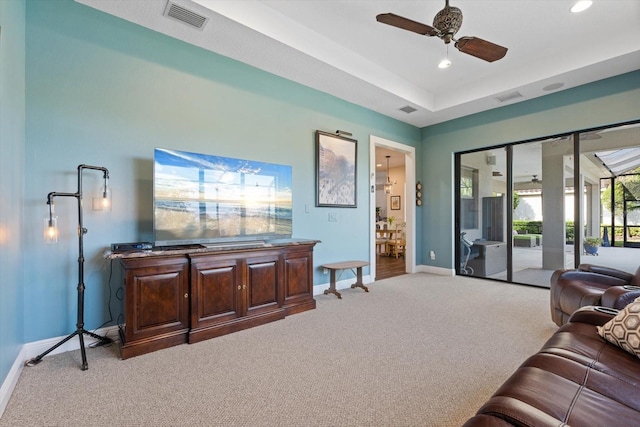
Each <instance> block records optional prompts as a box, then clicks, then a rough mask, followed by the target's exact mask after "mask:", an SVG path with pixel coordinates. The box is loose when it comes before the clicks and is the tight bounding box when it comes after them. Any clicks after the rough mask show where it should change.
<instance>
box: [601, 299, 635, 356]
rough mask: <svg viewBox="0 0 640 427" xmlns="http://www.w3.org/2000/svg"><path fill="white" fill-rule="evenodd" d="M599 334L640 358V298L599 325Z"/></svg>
mask: <svg viewBox="0 0 640 427" xmlns="http://www.w3.org/2000/svg"><path fill="white" fill-rule="evenodd" d="M598 334H599V335H600V336H601V337H602V338H604V339H606V340H607V341H609V342H610V343H612V344H615V345H617V346H618V347H620V348H622V349H624V350H626V351H628V352H629V353H631V354H633V355H635V356H638V357H639V358H640V298H636V300H635V301H634V302H632V303H631V304H629V305H627V306H626V307H625V308H624V309H623V310H621V311H620V313H618V314H616V317H614V318H613V319H611V320H609V321H608V322H607V323H605V324H604V325H602V326H598Z"/></svg>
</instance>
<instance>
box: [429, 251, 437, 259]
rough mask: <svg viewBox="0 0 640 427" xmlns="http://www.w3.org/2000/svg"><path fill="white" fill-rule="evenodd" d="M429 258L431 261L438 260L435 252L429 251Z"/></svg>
mask: <svg viewBox="0 0 640 427" xmlns="http://www.w3.org/2000/svg"><path fill="white" fill-rule="evenodd" d="M429 258H431V259H436V253H435V251H429Z"/></svg>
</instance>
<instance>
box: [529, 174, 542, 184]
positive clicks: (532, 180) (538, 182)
mask: <svg viewBox="0 0 640 427" xmlns="http://www.w3.org/2000/svg"><path fill="white" fill-rule="evenodd" d="M531 182H532V183H533V184H542V180H541V179H538V175H533V178H531Z"/></svg>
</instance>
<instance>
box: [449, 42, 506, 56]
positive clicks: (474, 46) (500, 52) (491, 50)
mask: <svg viewBox="0 0 640 427" xmlns="http://www.w3.org/2000/svg"><path fill="white" fill-rule="evenodd" d="M456 48H457V49H458V50H459V51H460V52H462V53H466V54H469V55H472V56H475V57H476V58H480V59H484V60H485V61H488V62H493V61H497V60H498V59H502V58H504V56H505V55H506V54H507V48H506V47H502V46H500V45H497V44H495V43H491V42H488V41H486V40H482V39H481V38H478V37H461V38H460V39H458V40H457V41H456Z"/></svg>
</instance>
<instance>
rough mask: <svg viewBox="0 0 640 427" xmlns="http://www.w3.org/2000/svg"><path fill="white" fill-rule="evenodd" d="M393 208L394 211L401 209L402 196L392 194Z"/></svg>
mask: <svg viewBox="0 0 640 427" xmlns="http://www.w3.org/2000/svg"><path fill="white" fill-rule="evenodd" d="M391 210H392V211H399V210H400V196H391Z"/></svg>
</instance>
